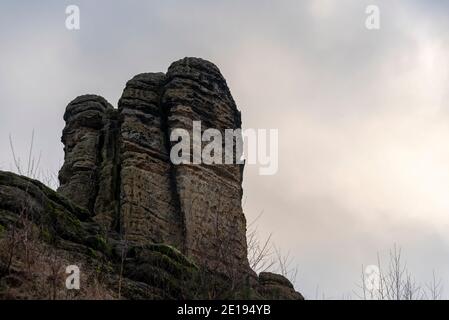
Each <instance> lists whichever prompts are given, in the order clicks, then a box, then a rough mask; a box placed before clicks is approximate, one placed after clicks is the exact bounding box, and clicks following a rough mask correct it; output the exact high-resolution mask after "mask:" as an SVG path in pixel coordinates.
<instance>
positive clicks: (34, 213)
mask: <svg viewBox="0 0 449 320" xmlns="http://www.w3.org/2000/svg"><path fill="white" fill-rule="evenodd" d="M64 120H65V121H66V126H65V128H64V130H63V135H62V142H63V143H64V152H65V161H64V165H63V167H62V168H61V170H60V173H59V180H60V187H59V189H58V192H57V193H55V192H53V191H51V190H49V189H48V188H46V187H45V186H43V185H42V184H40V183H39V182H36V181H33V180H30V179H27V178H23V177H18V176H15V175H13V174H9V173H1V172H0V200H1V202H0V226H4V227H5V228H6V229H8V228H9V227H10V225H11V224H15V223H17V221H18V217H22V213H23V212H27V217H29V218H30V219H31V221H32V222H33V223H34V224H35V225H37V226H40V228H41V229H42V230H44V231H45V234H48V235H50V236H49V237H47V238H48V239H45V241H47V242H50V244H51V245H53V246H55V247H58V248H59V249H61V250H66V251H67V252H69V253H70V252H71V250H73V248H77V249H76V251H77V252H80V253H81V254H82V255H84V256H88V257H90V259H94V261H97V262H98V261H99V260H102V261H103V260H104V259H106V260H107V261H108V263H109V264H110V268H111V269H113V270H114V272H113V276H111V277H109V278H108V279H109V280H108V281H109V283H110V284H111V285H110V286H109V288H111V287H114V286H115V285H116V280H117V277H118V272H119V270H120V272H124V281H123V283H124V284H123V288H121V289H120V291H122V292H123V295H124V296H125V297H128V298H144V299H149V298H160V299H163V298H174V299H179V298H198V297H204V296H207V297H211V295H210V292H208V290H209V289H208V288H210V286H213V287H214V290H213V291H214V292H215V293H217V297H219V298H236V297H246V298H275V299H301V298H302V296H301V295H300V294H298V293H296V292H295V291H294V289H293V286H292V285H291V283H290V282H289V281H288V280H287V279H285V278H283V277H281V276H278V275H272V274H268V273H265V274H261V276H260V277H259V278H258V277H257V275H256V274H255V273H254V272H253V271H252V270H251V269H250V267H249V264H248V260H247V247H246V220H245V216H244V214H243V211H242V206H241V199H242V193H243V191H242V179H243V165H241V164H232V165H229V164H223V165H216V164H214V165H205V164H181V165H175V164H173V163H172V162H171V161H170V150H171V147H172V146H173V143H172V142H171V141H170V133H171V132H172V130H174V129H178V128H182V129H186V130H187V131H190V132H191V131H192V123H193V121H201V122H202V129H203V130H205V129H207V128H214V129H217V130H219V131H220V132H221V133H222V134H223V136H224V130H225V129H238V128H240V127H241V119H240V112H239V111H238V109H237V107H236V104H235V102H234V100H233V98H232V96H231V93H230V91H229V89H228V87H227V84H226V81H225V79H224V78H223V76H222V75H221V73H220V71H219V70H218V68H217V67H216V66H215V65H213V64H212V63H210V62H207V61H205V60H202V59H198V58H184V59H182V60H179V61H177V62H175V63H173V64H172V65H171V66H170V67H169V69H168V72H167V73H166V74H164V73H145V74H140V75H137V76H135V77H134V78H133V79H131V80H130V81H128V83H127V84H126V87H125V89H124V91H123V94H122V97H121V99H120V101H119V103H118V108H117V109H115V108H114V107H112V106H111V105H110V104H109V103H108V102H107V101H106V100H105V99H104V98H102V97H99V96H95V95H85V96H81V97H78V98H76V99H75V100H73V101H72V102H71V103H70V104H69V105H68V106H67V108H66V112H65V115H64ZM28 211H29V212H28ZM200 284H202V285H200ZM217 288H221V290H218V289H217ZM193 292H195V294H193ZM205 292H208V294H206V293H205ZM229 292H233V294H231V295H229Z"/></svg>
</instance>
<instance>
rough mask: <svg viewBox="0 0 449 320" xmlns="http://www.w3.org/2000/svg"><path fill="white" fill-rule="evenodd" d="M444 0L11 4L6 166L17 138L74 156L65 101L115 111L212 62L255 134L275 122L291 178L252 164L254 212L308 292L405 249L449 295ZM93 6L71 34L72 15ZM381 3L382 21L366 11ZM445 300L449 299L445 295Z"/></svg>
mask: <svg viewBox="0 0 449 320" xmlns="http://www.w3.org/2000/svg"><path fill="white" fill-rule="evenodd" d="M442 3H443V1H436V0H435V1H418V0H416V1H413V0H408V1H405V0H404V1H401V0H397V1H389V0H385V1H374V0H372V1H364V0H310V1H297V0H294V1H260V0H258V1H245V2H243V1H238V2H237V1H235V2H234V1H182V2H181V1H140V0H139V1H137V0H134V1H110V0H108V1H39V3H37V1H20V2H19V1H9V2H8V3H6V1H2V2H1V4H0V108H1V109H0V110H1V112H0V150H1V153H0V168H1V169H3V170H9V169H10V168H12V167H11V166H12V163H13V161H12V157H11V153H10V151H9V150H10V149H9V141H8V136H9V134H12V136H13V140H14V145H15V148H16V153H17V154H19V155H21V156H22V158H26V149H27V147H28V146H29V139H30V136H31V132H32V130H33V129H34V130H35V133H36V141H35V147H36V150H37V152H39V151H41V152H42V161H41V163H42V164H41V167H42V169H43V170H44V171H48V172H54V173H57V171H58V170H59V167H60V166H61V164H62V160H63V150H62V144H61V143H60V136H61V130H62V128H63V127H64V121H63V119H62V116H63V113H64V110H65V107H66V105H67V104H68V103H69V102H70V101H71V100H72V99H73V98H75V97H76V96H78V95H80V94H85V93H94V94H99V95H102V96H104V97H105V98H106V99H107V100H108V101H109V102H110V103H112V104H113V105H116V104H117V101H118V99H119V97H120V95H121V93H122V90H123V88H124V85H125V83H126V81H127V80H128V79H130V78H131V77H132V76H133V75H135V74H137V73H141V72H150V71H163V72H165V71H166V70H167V68H168V66H169V65H170V63H171V62H172V61H175V60H178V59H180V58H183V57H185V56H197V57H202V58H204V59H208V60H210V61H212V62H214V63H215V64H216V65H217V66H218V67H219V68H220V69H221V71H222V73H223V75H224V76H225V78H226V79H227V81H228V85H229V86H230V89H231V92H232V94H233V96H234V99H235V100H236V102H237V105H238V107H239V109H240V110H241V111H242V119H243V126H244V127H245V128H267V129H269V128H277V129H279V136H280V150H279V161H280V166H279V172H278V174H277V175H274V176H268V177H267V176H259V175H258V169H257V167H248V168H247V169H246V171H245V182H244V193H245V198H246V202H245V208H244V209H245V213H246V215H247V219H248V220H250V221H251V220H252V219H254V218H255V217H256V216H258V215H259V213H260V212H261V211H263V212H264V214H263V215H262V217H261V218H260V220H259V221H258V223H259V229H260V230H261V236H266V235H267V234H269V233H273V238H274V241H275V242H276V243H277V244H278V246H279V247H281V248H282V250H283V251H284V252H287V251H290V252H291V255H292V256H293V257H294V259H295V263H297V264H298V265H299V275H298V279H297V282H296V288H297V289H298V290H299V291H301V292H302V293H304V294H305V295H306V296H307V297H309V298H315V296H316V292H319V295H320V297H322V295H323V294H324V295H325V297H327V298H341V297H342V296H343V295H348V294H352V296H354V294H353V293H352V291H353V290H354V289H356V283H357V282H358V281H359V276H360V271H361V269H362V265H369V264H374V263H376V254H377V252H378V251H379V252H380V253H383V254H387V253H388V250H389V249H390V248H391V247H392V246H393V245H394V244H395V243H397V244H398V245H400V246H401V247H402V248H403V252H404V255H405V256H406V258H407V260H408V265H409V267H410V268H411V269H412V270H413V272H414V273H415V275H416V277H417V278H418V280H419V281H422V282H425V281H429V280H430V278H431V274H432V270H436V272H437V273H438V274H439V275H440V276H441V277H442V278H443V280H444V282H445V284H446V293H447V294H448V293H449V232H448V228H449V145H448V141H449V110H448V107H449V102H448V101H449V82H448V80H449V79H448V76H449V59H448V57H449V31H448V30H449V28H448V27H449V26H448V22H449V19H448V15H449V10H448V9H449V5H448V4H442ZM69 4H76V5H78V6H79V7H80V10H81V29H80V30H79V31H68V30H67V29H66V27H65V19H66V15H65V9H66V6H67V5H69ZM370 4H375V5H378V6H379V8H380V13H381V28H380V30H371V31H370V30H367V29H366V28H365V19H366V17H367V15H366V13H365V9H366V7H367V6H368V5H370ZM446 296H447V295H446Z"/></svg>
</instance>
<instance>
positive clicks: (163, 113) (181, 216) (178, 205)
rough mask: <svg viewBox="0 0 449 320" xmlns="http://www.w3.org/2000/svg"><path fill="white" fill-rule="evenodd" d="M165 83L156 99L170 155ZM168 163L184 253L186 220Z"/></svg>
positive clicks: (166, 146)
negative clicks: (164, 103)
mask: <svg viewBox="0 0 449 320" xmlns="http://www.w3.org/2000/svg"><path fill="white" fill-rule="evenodd" d="M166 83H167V78H165V81H164V84H163V85H162V86H161V87H160V90H159V99H158V106H159V110H160V114H161V131H162V133H163V139H164V146H165V150H167V152H168V156H169V157H170V150H171V141H170V134H171V131H170V128H169V126H168V117H169V112H170V110H169V109H167V108H165V107H164V105H163V102H162V99H163V96H164V94H165V85H166ZM169 165H170V176H169V179H170V192H171V194H172V198H173V201H174V203H175V208H176V213H177V215H178V218H179V221H180V222H181V232H182V233H181V239H182V243H181V246H180V247H179V248H178V249H179V250H180V251H181V252H183V253H184V254H185V253H186V251H187V248H186V245H185V238H186V233H187V230H186V221H185V218H186V216H185V213H184V212H183V211H182V208H181V199H180V197H179V193H178V186H177V181H176V166H175V165H174V164H173V163H172V162H171V161H169Z"/></svg>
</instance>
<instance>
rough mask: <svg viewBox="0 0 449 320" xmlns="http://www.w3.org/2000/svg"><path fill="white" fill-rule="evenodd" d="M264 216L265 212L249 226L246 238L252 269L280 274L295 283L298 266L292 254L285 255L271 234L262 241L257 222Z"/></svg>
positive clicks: (258, 271) (257, 271)
mask: <svg viewBox="0 0 449 320" xmlns="http://www.w3.org/2000/svg"><path fill="white" fill-rule="evenodd" d="M262 215H263V211H262V212H261V213H260V214H259V215H258V216H257V217H256V219H254V220H253V221H251V222H250V223H249V224H248V229H247V235H246V238H247V244H248V261H249V264H250V267H251V268H252V269H253V270H254V271H255V272H256V273H260V272H274V273H279V274H281V275H283V276H284V277H286V278H287V279H289V280H290V281H291V282H292V283H295V282H296V278H297V275H298V266H297V265H296V264H295V261H294V258H293V257H292V256H291V254H290V252H287V253H284V252H283V251H282V249H281V248H280V247H278V246H276V245H275V244H274V243H273V241H272V234H271V233H270V234H269V235H268V237H267V238H266V239H262V240H261V237H260V234H259V231H258V225H257V222H258V220H259V219H260V218H261V216H262Z"/></svg>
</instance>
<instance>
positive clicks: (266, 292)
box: [258, 272, 304, 300]
mask: <svg viewBox="0 0 449 320" xmlns="http://www.w3.org/2000/svg"><path fill="white" fill-rule="evenodd" d="M259 285H260V286H259V288H258V290H259V293H260V295H261V296H262V297H265V298H266V299H270V300H304V297H303V296H302V295H301V294H300V293H299V292H296V291H295V288H294V287H293V284H292V283H291V282H290V281H289V280H288V279H287V278H285V277H284V276H281V275H279V274H275V273H271V272H261V273H260V274H259Z"/></svg>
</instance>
